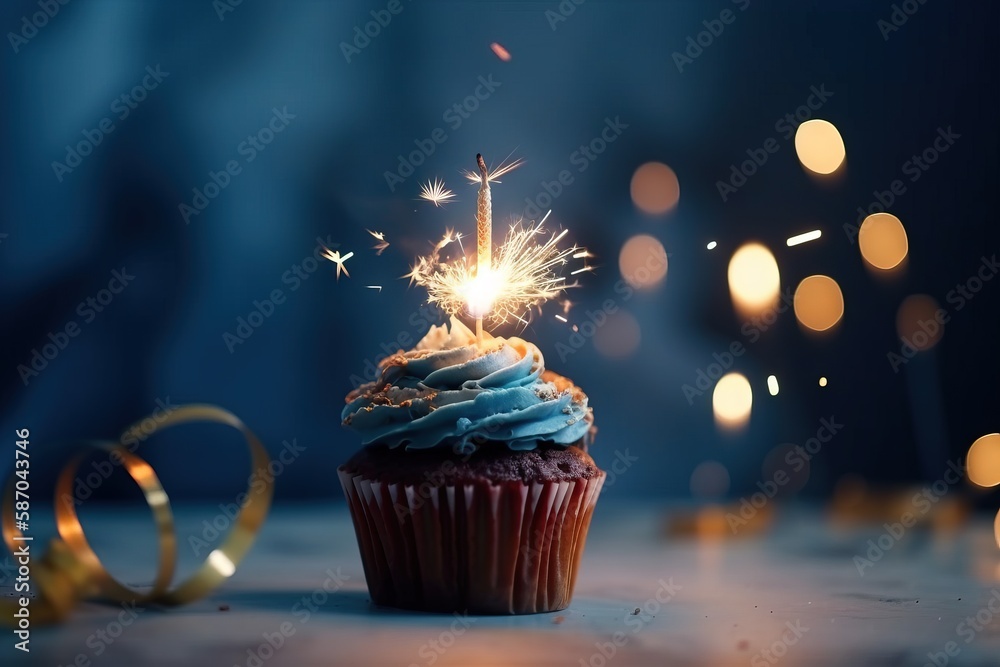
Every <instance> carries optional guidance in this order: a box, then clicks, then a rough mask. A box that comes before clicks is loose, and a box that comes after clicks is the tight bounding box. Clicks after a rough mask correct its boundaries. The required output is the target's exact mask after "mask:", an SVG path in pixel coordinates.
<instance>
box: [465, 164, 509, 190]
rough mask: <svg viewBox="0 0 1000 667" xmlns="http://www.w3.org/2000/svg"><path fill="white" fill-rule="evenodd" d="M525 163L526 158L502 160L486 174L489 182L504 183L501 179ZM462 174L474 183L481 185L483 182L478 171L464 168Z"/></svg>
mask: <svg viewBox="0 0 1000 667" xmlns="http://www.w3.org/2000/svg"><path fill="white" fill-rule="evenodd" d="M522 164H524V160H521V159H517V160H514V161H513V162H502V163H500V166H499V167H497V168H496V169H489V170H488V172H487V176H486V182H487V183H502V182H503V181H501V180H500V179H501V178H503V177H504V176H505V175H506V174H509V173H510V172H512V171H514V170H515V169H517V168H518V167H520V166H521V165H522ZM462 175H463V176H465V179H466V180H467V181H469V182H470V183H472V184H473V185H479V184H480V183H481V182H482V175H481V174H480V173H479V172H478V171H475V172H474V171H469V170H468V169H463V170H462Z"/></svg>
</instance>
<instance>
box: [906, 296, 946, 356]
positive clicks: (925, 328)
mask: <svg viewBox="0 0 1000 667" xmlns="http://www.w3.org/2000/svg"><path fill="white" fill-rule="evenodd" d="M940 310H941V306H940V304H938V302H937V301H935V300H934V297H931V296H928V295H926V294H914V295H912V296H908V297H906V298H905V299H904V300H903V303H901V304H900V305H899V310H898V311H896V332H897V333H898V334H899V339H900V340H902V341H903V342H904V343H905V344H907V345H909V346H910V347H912V348H913V349H914V350H921V351H923V350H929V349H931V348H932V347H934V346H935V345H937V342H938V341H939V340H941V337H942V336H943V335H944V324H943V323H942V321H941V319H942V317H943V316H944V314H943V313H942V316H941V317H939V316H938V311H940Z"/></svg>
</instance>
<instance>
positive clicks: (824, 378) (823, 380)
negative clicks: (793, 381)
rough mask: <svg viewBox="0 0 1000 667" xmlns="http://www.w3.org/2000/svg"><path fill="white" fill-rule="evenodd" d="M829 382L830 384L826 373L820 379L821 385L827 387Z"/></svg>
mask: <svg viewBox="0 0 1000 667" xmlns="http://www.w3.org/2000/svg"><path fill="white" fill-rule="evenodd" d="M828 384H829V382H827V379H826V376H825V375H824V376H823V377H821V378H820V379H819V386H821V387H825V386H826V385H828Z"/></svg>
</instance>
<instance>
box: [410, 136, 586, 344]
mask: <svg viewBox="0 0 1000 667" xmlns="http://www.w3.org/2000/svg"><path fill="white" fill-rule="evenodd" d="M476 161H477V164H478V166H479V176H478V182H479V196H478V201H477V207H476V240H477V243H476V258H475V262H474V263H473V262H472V261H471V259H470V258H469V257H467V256H465V255H464V252H463V254H462V256H461V257H459V258H457V259H453V260H449V259H448V258H446V257H444V254H443V252H442V251H443V249H444V247H445V246H447V245H448V244H449V243H451V242H452V241H453V240H457V235H456V234H455V232H454V231H452V230H448V231H447V232H446V234H445V237H444V239H442V240H441V241H440V242H438V243H437V244H436V245H435V246H434V251H433V252H432V253H431V254H430V255H427V256H424V257H418V258H417V260H416V262H415V263H414V265H413V266H412V267H411V270H410V273H408V274H407V275H406V276H404V277H406V278H409V279H410V283H411V284H414V283H416V284H417V285H420V286H422V287H424V288H425V289H426V290H427V293H428V301H429V302H430V303H437V304H438V305H439V306H440V307H441V308H442V310H444V311H445V312H446V313H448V314H449V315H455V314H458V313H467V314H468V315H470V316H472V317H474V318H475V319H476V332H477V336H478V337H479V339H480V340H481V339H482V323H483V319H486V320H487V321H489V322H490V323H492V324H501V323H503V322H507V321H510V320H516V321H519V322H521V323H522V324H527V321H526V320H525V319H524V318H525V316H527V314H528V312H529V311H530V309H531V308H534V307H538V306H541V304H542V303H544V302H545V301H547V300H549V299H552V298H555V297H557V296H558V295H559V294H560V293H562V291H563V290H565V289H568V288H570V287H575V286H576V283H571V284H570V283H567V281H566V278H565V276H563V275H562V270H563V268H564V267H565V266H566V265H567V264H569V263H570V262H571V261H574V260H586V258H588V257H590V256H591V255H590V253H588V252H587V251H586V250H584V249H583V248H581V247H579V246H572V247H565V248H564V247H560V243H561V242H562V240H563V239H564V238H565V236H566V234H567V232H568V230H565V229H564V230H562V231H560V232H558V233H551V234H550V233H549V232H547V231H546V229H545V227H544V224H545V220H546V219H547V218H548V215H546V216H545V217H544V218H542V220H541V221H540V222H538V223H535V222H532V223H530V224H524V223H523V221H521V220H518V221H516V222H514V223H513V224H511V225H510V229H509V230H508V232H507V237H506V239H505V240H504V242H503V243H502V244H501V245H500V246H499V247H498V248H496V251H495V252H494V249H493V244H492V229H493V211H492V199H491V193H490V183H491V182H499V181H497V178H499V177H500V176H502V175H504V174H506V173H509V172H510V171H512V170H513V169H515V168H516V167H517V166H519V165H520V161H515V162H512V163H510V164H506V165H501V166H500V167H499V168H497V169H496V170H494V171H492V172H490V171H489V170H488V169H487V168H486V163H485V161H484V160H483V158H482V156H481V155H477V156H476ZM590 268H591V267H589V266H586V265H585V266H583V267H582V268H580V269H577V270H575V271H572V274H573V275H575V274H578V273H581V272H582V271H588V270H590Z"/></svg>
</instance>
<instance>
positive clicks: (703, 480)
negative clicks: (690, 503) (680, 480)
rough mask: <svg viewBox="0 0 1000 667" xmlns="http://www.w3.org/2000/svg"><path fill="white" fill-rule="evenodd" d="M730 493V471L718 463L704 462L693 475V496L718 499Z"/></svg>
mask: <svg viewBox="0 0 1000 667" xmlns="http://www.w3.org/2000/svg"><path fill="white" fill-rule="evenodd" d="M728 492H729V471H728V470H726V466H724V465H722V464H721V463H719V462H718V461H703V462H702V463H699V464H698V467H696V468H695V469H694V471H693V472H692V473H691V495H693V496H694V497H695V498H718V497H720V496H724V495H726V493H728Z"/></svg>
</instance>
